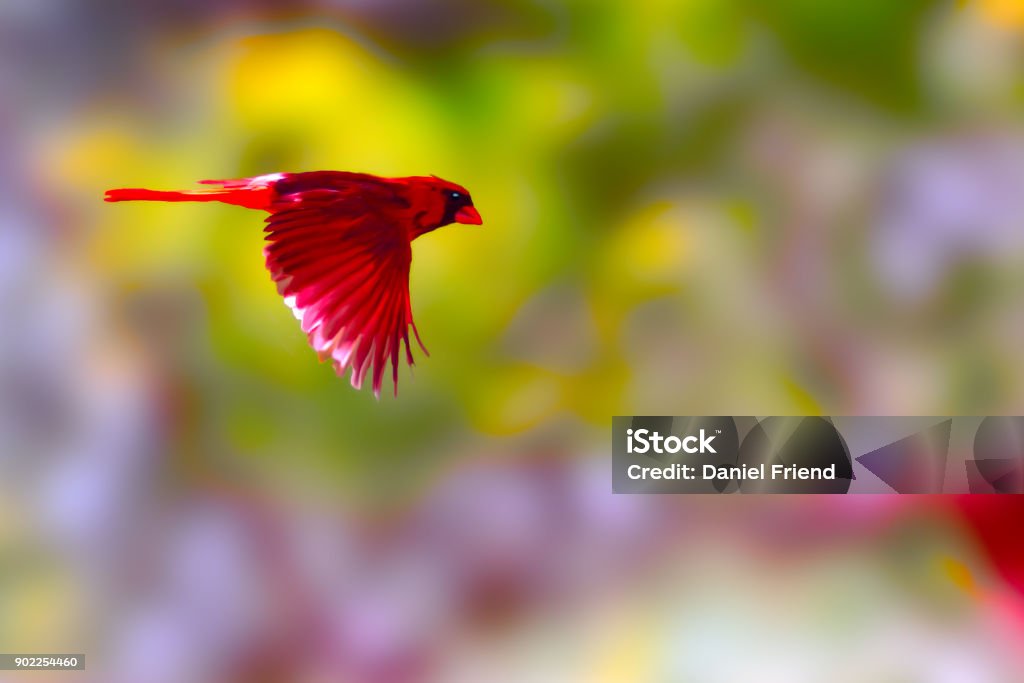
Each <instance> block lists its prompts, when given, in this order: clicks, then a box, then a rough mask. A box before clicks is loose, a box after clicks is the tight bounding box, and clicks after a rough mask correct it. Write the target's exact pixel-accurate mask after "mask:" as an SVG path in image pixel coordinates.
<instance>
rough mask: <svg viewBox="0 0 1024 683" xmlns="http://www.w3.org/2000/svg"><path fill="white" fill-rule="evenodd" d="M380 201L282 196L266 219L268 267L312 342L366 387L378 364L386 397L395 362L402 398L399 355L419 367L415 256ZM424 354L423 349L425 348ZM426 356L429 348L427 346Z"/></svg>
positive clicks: (310, 193)
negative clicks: (412, 280) (412, 284)
mask: <svg viewBox="0 0 1024 683" xmlns="http://www.w3.org/2000/svg"><path fill="white" fill-rule="evenodd" d="M373 199H374V198H373V197H370V198H367V196H366V195H364V194H362V193H357V192H339V191H338V190H334V189H308V190H304V191H301V192H296V193H290V194H286V195H283V196H281V197H280V198H279V200H278V202H277V203H276V204H275V206H274V208H273V209H272V211H273V212H272V213H271V215H270V216H269V217H268V218H267V219H266V222H267V226H266V227H265V228H264V231H265V232H266V233H267V235H266V239H267V242H268V244H267V246H266V247H265V248H264V255H265V257H266V263H267V268H268V269H269V270H270V273H271V275H272V276H273V279H274V281H275V282H276V283H277V289H278V291H279V292H280V293H281V294H282V295H283V296H284V300H285V303H286V304H287V305H288V306H289V307H290V308H291V309H292V312H293V313H294V314H295V317H296V318H298V319H299V321H300V322H301V324H302V330H303V331H304V332H305V333H306V334H307V335H308V336H309V341H310V344H312V346H313V348H314V349H315V350H316V352H317V353H318V354H319V355H320V358H321V359H323V360H326V359H327V358H331V359H333V362H334V369H335V371H336V372H337V373H338V375H339V376H340V375H343V374H344V373H345V371H346V370H348V369H349V368H351V369H352V377H351V382H352V386H354V387H355V388H357V389H358V388H360V387H361V386H362V383H363V379H364V378H365V377H366V374H367V372H368V371H369V370H370V367H371V366H372V368H373V372H372V378H373V392H374V394H375V395H377V396H378V397H379V396H380V389H381V384H382V382H383V377H384V371H385V369H386V367H387V364H388V361H389V360H390V362H391V366H392V381H393V383H394V387H395V393H396V395H397V393H398V363H399V349H400V347H401V345H402V342H404V343H405V356H406V361H407V362H408V363H409V365H412V364H413V357H412V351H411V349H410V348H409V328H410V327H411V328H412V329H413V333H414V334H415V335H416V340H417V341H418V342H419V333H417V332H416V325H415V324H414V323H413V319H412V308H411V306H410V303H409V266H410V264H411V262H412V250H411V248H410V246H409V239H408V236H407V235H406V232H405V229H404V228H403V226H402V225H401V224H399V223H398V222H396V221H395V220H394V219H389V218H388V217H387V214H386V211H382V210H381V208H380V207H379V206H375V205H374V204H375V202H374V201H373ZM420 347H421V348H423V343H422V342H420ZM423 351H424V352H426V348H423Z"/></svg>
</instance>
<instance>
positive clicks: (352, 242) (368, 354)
mask: <svg viewBox="0 0 1024 683" xmlns="http://www.w3.org/2000/svg"><path fill="white" fill-rule="evenodd" d="M200 182H201V183H202V184H204V185H209V186H210V187H209V188H207V189H201V190H194V191H183V192H177V191H161V190H145V189H117V190H109V191H108V192H107V195H106V200H107V201H108V202H119V201H133V200H145V201H167V202H182V201H190V202H197V201H198V202H203V201H214V202H222V203H225V204H232V205H235V206H242V207H245V208H249V209H257V210H262V211H267V212H269V214H270V215H269V216H268V217H267V218H266V223H267V225H266V227H265V228H264V231H265V232H266V233H267V235H266V239H267V242H268V244H267V246H266V247H265V248H264V250H263V253H264V256H265V258H266V264H267V268H268V269H269V270H270V273H271V276H272V277H273V279H274V281H275V282H276V283H277V289H278V291H279V292H280V293H281V294H282V296H284V300H285V303H286V304H288V306H289V307H290V308H291V309H292V312H293V313H294V314H295V317H296V318H298V319H299V321H300V322H301V324H302V329H303V331H304V332H305V333H306V334H307V335H308V337H309V341H310V344H312V346H313V348H314V349H315V350H316V351H317V353H318V354H319V355H320V357H321V359H328V358H330V359H332V361H333V364H334V368H335V371H336V372H337V373H338V374H339V375H342V374H344V373H345V371H346V370H348V369H349V368H351V370H352V380H351V381H352V386H354V387H356V388H357V389H358V388H359V387H360V386H362V382H363V379H364V378H365V377H366V374H367V372H368V371H370V369H371V367H372V380H373V391H374V394H376V395H378V396H379V395H380V389H381V385H382V382H383V376H384V371H385V368H386V366H387V364H388V362H390V363H391V366H392V381H393V383H394V387H395V393H396V394H397V392H398V364H399V353H400V350H401V345H402V343H404V344H405V356H406V361H407V362H408V363H409V364H410V365H412V364H413V357H412V350H411V349H410V347H409V328H410V327H411V328H412V330H413V334H415V335H416V339H417V341H419V334H418V332H416V325H415V324H414V323H413V319H412V308H411V306H410V302H409V268H410V265H411V263H412V248H411V242H412V241H413V240H414V239H416V238H417V237H419V236H420V235H423V234H425V233H428V232H430V231H432V230H436V229H437V228H439V227H442V226H444V225H448V224H449V223H466V224H473V225H478V224H480V223H481V222H482V221H481V219H480V214H479V213H477V211H476V209H475V208H474V207H473V202H472V200H471V199H470V196H469V193H468V192H467V191H466V189H465V188H463V187H461V186H459V185H456V184H454V183H450V182H448V181H445V180H441V179H440V178H437V177H436V176H411V177H406V178H382V177H378V176H373V175H369V174H365V173H349V172H343V171H312V172H307V173H274V174H270V175H263V176H256V177H254V178H241V179H238V180H204V181H200ZM420 347H421V348H422V347H423V344H422V342H420ZM423 350H424V352H426V348H423Z"/></svg>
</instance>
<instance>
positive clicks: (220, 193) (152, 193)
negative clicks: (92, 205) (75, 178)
mask: <svg viewBox="0 0 1024 683" xmlns="http://www.w3.org/2000/svg"><path fill="white" fill-rule="evenodd" d="M230 192H231V191H229V190H193V191H180V192H179V191H173V190H147V189H144V188H141V187H122V188H117V189H114V190H107V193H106V195H105V196H104V197H103V200H104V201H107V202H134V201H147V202H217V201H223V200H224V196H225V195H227V194H230Z"/></svg>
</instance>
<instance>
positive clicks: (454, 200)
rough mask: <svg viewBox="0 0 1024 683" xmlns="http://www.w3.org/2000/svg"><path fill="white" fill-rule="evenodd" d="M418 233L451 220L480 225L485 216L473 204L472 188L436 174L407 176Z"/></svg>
mask: <svg viewBox="0 0 1024 683" xmlns="http://www.w3.org/2000/svg"><path fill="white" fill-rule="evenodd" d="M406 181H407V182H408V183H409V185H410V188H411V189H412V194H413V197H412V200H413V201H412V204H413V207H414V210H415V211H416V217H415V221H416V224H417V226H418V227H419V228H420V232H419V234H423V233H425V232H430V231H431V230H436V229H437V228H440V227H442V226H444V225H449V224H451V223H464V224H466V225H480V224H481V223H483V219H482V218H480V212H478V211H477V210H476V207H475V206H473V198H472V197H470V196H469V190H467V189H466V188H464V187H462V186H461V185H456V184H455V183H451V182H448V181H447V180H443V179H441V178H438V177H437V176H427V177H416V178H407V179H406Z"/></svg>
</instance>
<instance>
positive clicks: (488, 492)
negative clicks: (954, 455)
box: [0, 0, 1024, 683]
mask: <svg viewBox="0 0 1024 683" xmlns="http://www.w3.org/2000/svg"><path fill="white" fill-rule="evenodd" d="M1022 36H1024V5H1022V4H1021V3H1020V2H1017V1H1016V0H970V1H966V2H935V1H930V0H905V1H902V2H892V1H890V0H862V1H861V2H851V3H825V2H815V1H813V0H776V1H774V2H766V3H744V2H740V1H739V0H680V1H676V2H672V1H668V0H645V1H644V2H635V3H613V2H591V1H588V0H480V1H472V0H427V1H424V2H414V1H413V0H376V1H370V0H304V1H298V0H296V1H291V2H289V1H282V2H271V1H270V0H216V1H211V0H206V1H202V2H200V1H198V0H162V1H159V2H158V1H156V0H91V1H90V2H74V1H72V0H4V2H3V3H2V4H0V326H2V332H0V651H5V652H85V653H87V662H88V669H87V671H85V672H79V673H59V674H38V673H37V674H32V675H31V677H32V680H33V681H49V680H82V681H104V682H113V683H120V682H124V683H150V682H152V683H162V682H165V681H166V682H167V683H179V682H193V681H194V682H207V681H209V682H211V683H213V682H217V683H233V682H235V681H238V682H253V683H262V682H268V683H269V682H276V681H289V682H303V683H305V682H311V683H312V682H319V681H352V682H357V683H362V682H366V683H378V682H380V683H405V682H415V681H465V682H467V683H478V682H481V681H486V682H499V683H500V682H504V681H509V682H513V681H514V682H520V681H528V682H530V683H533V682H538V683H543V682H547V681H552V682H556V681H557V682H559V683H562V682H566V681H584V682H591V681H596V682H602V681H628V682H632V681H695V682H701V683H715V682H719V681H723V682H724V681H751V680H757V681H763V682H771V681H778V682H786V683H792V682H803V681H806V682H808V683H810V682H818V681H823V680H827V681H840V682H842V681H851V682H852V681H928V682H933V681H936V682H942V683H947V682H948V683H974V682H978V683H983V682H989V681H991V682H997V683H1005V682H1014V681H1024V655H1022V654H1021V652H1022V650H1021V647H1020V646H1021V643H1022V642H1024V543H1022V542H1021V540H1020V529H1021V528H1022V524H1024V502H1021V499H1020V497H1014V496H1007V497H997V496H989V497H984V498H980V497H975V498H954V497H948V498H940V497H917V496H902V497H897V496H861V497H851V498H843V497H838V498H833V497H825V496H822V497H804V498H789V497H781V496H780V497H764V498H761V497H747V498H742V499H741V498H738V497H733V498H723V499H717V498H716V499H709V498H701V497H684V496H660V497H659V496H647V497H645V496H613V495H612V494H611V470H610V451H609V444H610V426H611V419H610V418H611V416H612V415H616V414H620V415H632V414H668V415H715V414H724V415H748V414H750V415H787V414H826V415H829V414H832V415H835V414H854V415H856V414H868V415H890V414H891V415H902V414H907V415H945V414H950V415H957V414H980V415H990V414H1018V415H1019V414H1022V412H1024V364H1022V363H1020V362H1019V357H1020V349H1021V347H1022V341H1024V303H1022V297H1021V295H1022V294H1024V268H1022V266H1024V191H1022V187H1024V118H1022V113H1024V68H1022V67H1024V61H1022V58H1024V47H1022ZM319 169H338V170H355V171H366V172H371V173H376V174H380V175H414V174H437V175H440V176H442V177H445V178H448V179H450V180H453V181H456V182H459V183H461V184H464V185H466V186H467V187H468V188H469V189H470V190H471V191H472V193H473V196H474V198H475V201H476V205H477V206H478V208H479V209H480V212H481V213H482V215H483V217H484V221H485V224H484V225H483V226H482V227H481V228H475V227H466V226H452V227H448V228H445V229H443V230H440V231H437V232H435V233H432V234H430V235H428V236H427V237H425V238H424V239H422V240H418V241H417V242H416V244H415V245H414V262H413V273H412V297H413V305H414V310H415V314H416V320H417V324H418V327H419V330H420V332H421V334H422V336H423V339H424V341H425V343H426V344H427V346H428V348H429V349H430V350H431V352H432V356H431V357H430V358H429V359H427V358H421V359H420V363H419V364H418V366H417V368H416V373H415V377H411V376H410V375H411V373H409V372H408V370H407V369H405V368H403V370H402V372H403V376H402V379H401V384H402V394H401V395H400V396H399V397H398V398H397V399H392V398H390V397H387V396H385V397H384V398H383V399H382V400H381V401H380V402H377V401H375V400H374V399H373V396H372V394H371V393H370V392H368V391H363V392H356V391H353V390H352V389H351V387H349V386H348V382H347V381H346V380H339V379H338V378H336V377H335V376H334V374H333V372H332V371H331V368H330V366H329V365H323V364H319V363H317V361H316V357H315V354H314V353H313V351H311V350H310V349H309V347H308V345H307V342H306V339H305V336H304V335H303V334H302V333H301V331H300V330H299V326H298V324H297V323H296V321H295V320H294V319H293V317H292V315H291V313H290V312H289V311H288V309H287V308H286V307H285V306H284V305H283V303H282V302H281V300H280V297H279V296H278V295H277V293H276V292H275V289H274V286H273V284H272V283H271V281H270V278H269V276H268V275H267V273H266V272H265V270H264V267H263V262H262V256H261V240H262V232H261V223H260V221H261V218H262V217H261V216H260V215H258V214H256V213H253V212H248V211H245V210H242V209H238V208H233V207H224V206H219V205H185V204H181V205H160V204H125V205H105V204H103V203H102V201H101V198H102V195H103V191H104V190H105V189H108V188H111V187H123V186H143V187H155V188H166V189H177V188H187V187H189V186H190V185H191V184H192V183H193V182H194V181H195V180H198V179H201V178H230V177H239V176H251V175H258V174H263V173H270V172H276V171H300V170H319ZM862 472H863V471H862ZM866 476H869V475H866ZM0 676H2V677H3V678H0V680H4V681H6V680H18V679H17V678H16V677H15V675H14V674H3V673H0ZM27 677H28V675H26V676H25V678H27Z"/></svg>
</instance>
